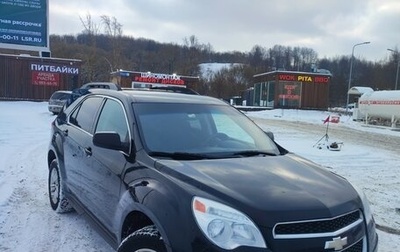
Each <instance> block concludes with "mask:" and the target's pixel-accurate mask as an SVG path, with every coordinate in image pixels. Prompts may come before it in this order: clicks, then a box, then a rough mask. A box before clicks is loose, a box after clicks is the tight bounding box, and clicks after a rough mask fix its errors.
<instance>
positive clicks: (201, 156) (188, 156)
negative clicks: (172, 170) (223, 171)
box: [148, 151, 215, 160]
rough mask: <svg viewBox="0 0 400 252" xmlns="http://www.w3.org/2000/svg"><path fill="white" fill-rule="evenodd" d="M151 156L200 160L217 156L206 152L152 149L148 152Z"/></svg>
mask: <svg viewBox="0 0 400 252" xmlns="http://www.w3.org/2000/svg"><path fill="white" fill-rule="evenodd" d="M148 154H149V155H150V156H152V157H153V156H156V157H169V158H172V159H176V160H199V159H212V158H215V157H213V156H210V155H206V154H197V153H189V152H163V151H151V152H149V153H148Z"/></svg>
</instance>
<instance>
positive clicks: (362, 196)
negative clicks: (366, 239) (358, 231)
mask: <svg viewBox="0 0 400 252" xmlns="http://www.w3.org/2000/svg"><path fill="white" fill-rule="evenodd" d="M353 187H354V189H355V190H356V191H357V193H358V195H359V196H360V199H361V202H362V204H363V208H364V217H365V221H366V222H367V223H370V222H371V221H372V218H373V216H372V211H371V207H370V206H369V201H368V199H367V196H365V193H364V192H363V191H362V190H361V189H360V188H358V187H357V186H354V185H353Z"/></svg>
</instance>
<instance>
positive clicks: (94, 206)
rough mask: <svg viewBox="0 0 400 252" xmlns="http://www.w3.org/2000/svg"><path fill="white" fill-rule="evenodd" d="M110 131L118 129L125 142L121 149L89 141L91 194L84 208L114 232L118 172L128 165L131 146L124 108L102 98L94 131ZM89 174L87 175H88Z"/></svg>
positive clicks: (87, 174)
mask: <svg viewBox="0 0 400 252" xmlns="http://www.w3.org/2000/svg"><path fill="white" fill-rule="evenodd" d="M104 131H112V132H116V133H118V135H119V136H120V140H121V142H122V143H123V145H124V146H125V150H124V151H117V150H111V149H106V148H101V147H98V146H95V145H94V144H93V141H92V142H90V143H89V148H91V150H92V158H91V162H92V163H91V167H90V168H89V169H88V170H86V171H85V176H84V179H85V181H84V183H85V184H86V187H87V189H88V190H89V191H90V194H91V195H92V197H90V198H88V202H87V203H86V204H87V208H88V209H89V210H90V212H91V213H93V214H94V215H95V216H96V218H98V219H99V220H100V222H101V223H102V224H103V225H105V226H106V228H107V229H108V230H111V231H113V233H115V228H114V227H113V224H115V221H114V219H113V216H114V215H115V212H116V210H117V206H118V202H119V193H120V187H121V173H122V171H123V170H124V168H125V166H126V165H127V159H126V157H127V156H128V154H129V152H130V146H131V133H130V130H129V126H128V122H127V117H126V112H125V109H124V107H123V105H122V103H120V102H119V101H118V100H115V99H111V98H108V99H105V102H104V104H103V107H102V109H101V111H100V113H99V116H98V120H97V124H96V126H95V133H96V132H104ZM89 178H90V179H89Z"/></svg>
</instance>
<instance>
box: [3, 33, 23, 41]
mask: <svg viewBox="0 0 400 252" xmlns="http://www.w3.org/2000/svg"><path fill="white" fill-rule="evenodd" d="M0 39H3V40H14V41H18V40H19V37H18V36H11V35H6V34H4V35H1V36H0Z"/></svg>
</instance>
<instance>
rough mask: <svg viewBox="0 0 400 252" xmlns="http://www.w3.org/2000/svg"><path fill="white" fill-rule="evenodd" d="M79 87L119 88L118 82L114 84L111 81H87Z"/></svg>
mask: <svg viewBox="0 0 400 252" xmlns="http://www.w3.org/2000/svg"><path fill="white" fill-rule="evenodd" d="M80 88H81V89H90V88H105V89H114V90H120V89H121V87H120V86H119V85H118V84H115V83H113V82H89V83H86V84H83V85H82V86H81V87H80Z"/></svg>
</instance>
